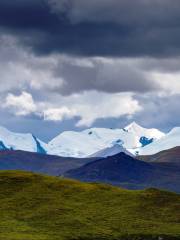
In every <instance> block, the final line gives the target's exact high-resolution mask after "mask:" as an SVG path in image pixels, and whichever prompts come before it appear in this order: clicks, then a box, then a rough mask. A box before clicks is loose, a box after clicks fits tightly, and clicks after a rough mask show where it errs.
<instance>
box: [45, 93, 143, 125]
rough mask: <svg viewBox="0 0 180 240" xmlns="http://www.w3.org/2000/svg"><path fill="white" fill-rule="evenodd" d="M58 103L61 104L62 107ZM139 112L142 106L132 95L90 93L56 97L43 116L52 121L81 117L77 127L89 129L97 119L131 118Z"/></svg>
mask: <svg viewBox="0 0 180 240" xmlns="http://www.w3.org/2000/svg"><path fill="white" fill-rule="evenodd" d="M52 102H54V105H52ZM58 103H61V104H60V106H59V105H58ZM47 105H48V104H47V103H44V106H46V107H47ZM52 106H55V107H52ZM62 106H63V107H62ZM139 111H141V106H140V105H139V102H138V101H137V100H135V99H134V98H133V94H132V93H119V94H107V93H99V92H96V91H88V92H84V93H83V94H74V95H72V96H71V97H67V96H66V97H62V96H58V95H56V97H55V98H54V99H51V106H49V107H48V108H47V109H44V112H43V116H44V119H45V120H51V121H62V120H63V119H67V118H68V119H69V118H73V117H80V120H79V121H78V122H77V126H78V127H80V126H88V127H89V126H91V125H92V124H93V123H94V122H95V121H96V120H97V119H104V118H118V117H121V116H124V115H126V116H127V117H130V116H133V114H135V113H137V112H139Z"/></svg>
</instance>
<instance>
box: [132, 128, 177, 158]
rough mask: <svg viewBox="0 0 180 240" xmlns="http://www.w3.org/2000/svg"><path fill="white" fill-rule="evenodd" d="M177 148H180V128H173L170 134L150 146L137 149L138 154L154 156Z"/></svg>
mask: <svg viewBox="0 0 180 240" xmlns="http://www.w3.org/2000/svg"><path fill="white" fill-rule="evenodd" d="M177 146H180V127H176V128H173V129H172V130H171V131H170V132H169V133H167V134H166V135H164V136H163V137H162V138H160V139H159V140H157V141H155V142H153V143H151V144H149V145H148V146H145V147H144V148H139V149H137V150H136V153H138V154H139V155H152V154H156V153H158V152H161V151H163V150H167V149H170V148H174V147H177ZM131 152H132V151H131Z"/></svg>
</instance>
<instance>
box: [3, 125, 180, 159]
mask: <svg viewBox="0 0 180 240" xmlns="http://www.w3.org/2000/svg"><path fill="white" fill-rule="evenodd" d="M117 145H119V146H120V147H119V148H118V146H117ZM176 146H180V127H179V128H174V129H172V130H171V131H170V132H169V133H167V134H165V133H163V132H161V131H159V130H158V129H155V128H152V129H147V128H143V127H141V126H139V125H138V124H137V123H135V122H133V123H131V124H130V125H128V126H127V127H125V128H122V129H112V128H90V129H85V130H83V131H79V132H76V131H65V132H62V133H61V134H59V135H58V136H57V137H55V138H54V139H52V140H51V141H49V142H48V143H44V142H43V141H41V140H40V139H38V138H37V137H36V136H34V135H32V134H22V133H14V132H10V131H9V130H7V129H6V128H3V127H0V151H2V150H22V151H29V152H36V153H41V154H49V155H57V156H63V157H75V158H87V157H90V156H94V157H96V155H97V156H98V157H101V155H100V154H101V153H102V157H106V156H112V154H113V153H114V152H115V153H118V151H119V152H125V153H129V154H132V155H134V156H136V155H152V154H156V153H158V152H160V151H163V150H167V149H170V148H173V147H176Z"/></svg>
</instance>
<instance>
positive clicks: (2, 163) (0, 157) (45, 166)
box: [0, 151, 93, 175]
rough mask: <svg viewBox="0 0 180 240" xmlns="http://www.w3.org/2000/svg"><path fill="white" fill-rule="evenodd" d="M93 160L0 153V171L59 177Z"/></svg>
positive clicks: (16, 152) (21, 152) (20, 152)
mask: <svg viewBox="0 0 180 240" xmlns="http://www.w3.org/2000/svg"><path fill="white" fill-rule="evenodd" d="M89 161H93V159H87V158H86V159H79V158H77V159H76V158H65V157H58V156H51V155H45V154H38V153H31V152H23V151H0V170H26V171H33V172H39V173H46V174H49V175H59V174H63V173H64V172H66V171H68V170H70V169H73V168H77V167H80V166H82V165H83V164H85V163H88V162H89Z"/></svg>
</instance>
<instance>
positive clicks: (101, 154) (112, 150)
mask: <svg viewBox="0 0 180 240" xmlns="http://www.w3.org/2000/svg"><path fill="white" fill-rule="evenodd" d="M120 152H124V153H126V154H127V155H129V156H132V157H133V154H131V153H130V152H129V151H127V150H126V149H125V148H124V147H123V146H122V145H119V144H115V145H114V146H112V147H108V148H105V149H102V150H100V151H98V152H96V153H94V154H93V155H91V156H89V157H98V158H105V157H110V156H113V155H116V154H118V153H120Z"/></svg>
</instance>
